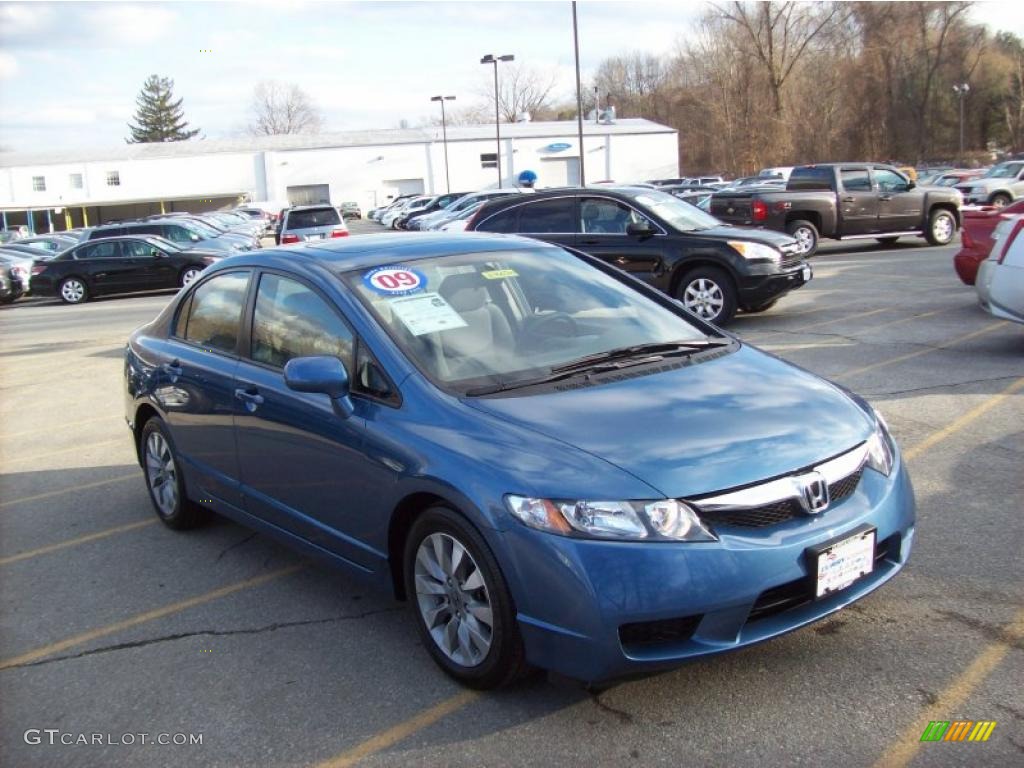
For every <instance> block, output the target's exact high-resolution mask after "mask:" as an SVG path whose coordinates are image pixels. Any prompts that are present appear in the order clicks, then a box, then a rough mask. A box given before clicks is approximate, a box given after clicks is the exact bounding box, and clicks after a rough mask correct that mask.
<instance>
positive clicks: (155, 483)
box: [141, 416, 210, 530]
mask: <svg viewBox="0 0 1024 768" xmlns="http://www.w3.org/2000/svg"><path fill="white" fill-rule="evenodd" d="M141 449H142V471H143V472H144V473H145V475H146V489H147V490H148V491H149V500H150V501H152V502H153V509H154V510H156V514H157V517H159V518H160V520H161V521H162V522H163V524H164V525H166V526H167V527H168V528H173V529H175V530H186V529H188V528H195V527H196V526H199V525H202V524H203V523H205V522H206V521H207V520H208V519H209V517H210V511H209V510H208V509H204V508H203V507H200V506H199V505H198V504H195V503H193V502H192V501H189V499H188V496H187V495H186V494H185V479H184V478H183V477H182V474H181V463H180V462H179V461H178V455H177V451H176V450H175V448H174V442H173V441H172V440H171V436H170V433H169V432H168V431H167V425H166V424H164V422H163V419H161V418H160V417H159V416H154V417H152V418H151V419H150V420H149V421H147V422H146V425H145V426H144V427H143V428H142V439H141Z"/></svg>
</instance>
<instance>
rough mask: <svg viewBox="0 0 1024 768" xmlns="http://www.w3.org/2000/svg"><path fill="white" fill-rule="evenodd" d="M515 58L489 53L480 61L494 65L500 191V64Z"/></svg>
mask: <svg viewBox="0 0 1024 768" xmlns="http://www.w3.org/2000/svg"><path fill="white" fill-rule="evenodd" d="M515 58H516V57H515V56H513V55H512V54H510V53H506V54H505V55H504V56H495V55H494V54H493V53H488V54H487V55H486V56H484V57H483V58H482V59H480V63H481V64H493V65H494V133H495V136H496V137H497V142H498V153H497V154H496V155H495V156H494V157H495V159H496V160H497V161H498V189H501V113H500V111H499V104H498V62H499V61H515Z"/></svg>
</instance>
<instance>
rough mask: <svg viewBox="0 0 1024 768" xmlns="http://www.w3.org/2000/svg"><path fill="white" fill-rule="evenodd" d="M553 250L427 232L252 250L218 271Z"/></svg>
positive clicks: (489, 237)
mask: <svg viewBox="0 0 1024 768" xmlns="http://www.w3.org/2000/svg"><path fill="white" fill-rule="evenodd" d="M553 247H554V246H551V245H549V244H547V243H544V242H541V241H539V240H533V239H530V238H525V237H518V236H515V235H498V234H493V233H489V232H487V233H483V232H480V233H478V232H460V233H458V234H454V235H453V234H449V233H446V232H424V233H422V234H419V235H416V236H415V237H410V236H409V235H408V234H406V233H395V234H380V235H374V236H372V237H351V238H335V239H332V240H324V241H320V242H316V243H302V244H297V245H291V246H288V247H287V248H267V249H263V250H261V251H250V252H247V253H243V254H240V255H238V256H231V257H229V258H226V259H224V260H223V261H221V262H220V264H219V265H218V268H220V267H221V265H223V267H224V268H231V267H232V266H235V267H239V266H252V267H260V266H263V267H273V266H284V267H288V266H296V262H298V261H299V259H298V258H296V257H301V258H302V259H304V260H308V261H309V262H310V263H316V264H319V265H321V266H322V267H324V268H326V269H328V270H329V271H331V272H348V271H349V270H360V269H370V268H373V267H379V266H384V265H386V264H394V263H396V262H403V261H418V260H420V259H429V258H434V257H438V256H457V255H460V254H466V253H481V252H486V251H513V250H521V249H523V248H553ZM339 267H340V269H339Z"/></svg>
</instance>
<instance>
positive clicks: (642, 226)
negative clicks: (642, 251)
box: [626, 221, 654, 237]
mask: <svg viewBox="0 0 1024 768" xmlns="http://www.w3.org/2000/svg"><path fill="white" fill-rule="evenodd" d="M626 234H627V235H635V236H637V237H646V236H647V235H653V234H654V228H653V227H652V226H651V222H649V221H631V222H629V224H627V225H626Z"/></svg>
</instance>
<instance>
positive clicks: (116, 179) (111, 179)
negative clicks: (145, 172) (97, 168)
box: [107, 171, 121, 187]
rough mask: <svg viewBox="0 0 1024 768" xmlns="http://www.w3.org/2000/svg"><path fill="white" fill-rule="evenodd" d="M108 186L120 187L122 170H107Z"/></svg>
mask: <svg viewBox="0 0 1024 768" xmlns="http://www.w3.org/2000/svg"><path fill="white" fill-rule="evenodd" d="M107 186H108V187H120V186H121V172H120V171H107Z"/></svg>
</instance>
